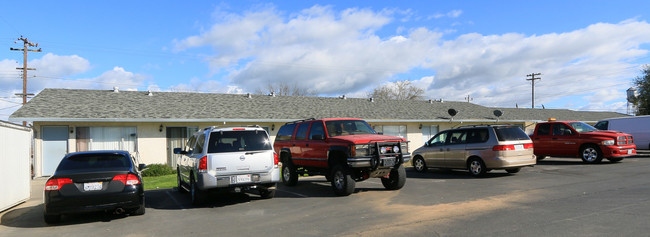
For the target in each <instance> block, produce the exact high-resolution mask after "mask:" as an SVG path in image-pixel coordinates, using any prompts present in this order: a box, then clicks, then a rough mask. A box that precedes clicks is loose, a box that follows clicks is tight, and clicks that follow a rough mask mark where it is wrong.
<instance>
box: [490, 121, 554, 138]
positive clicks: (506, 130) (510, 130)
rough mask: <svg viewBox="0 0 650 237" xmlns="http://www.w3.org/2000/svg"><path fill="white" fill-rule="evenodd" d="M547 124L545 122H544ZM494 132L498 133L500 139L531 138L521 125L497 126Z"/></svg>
mask: <svg viewBox="0 0 650 237" xmlns="http://www.w3.org/2000/svg"><path fill="white" fill-rule="evenodd" d="M542 125H545V124H542ZM494 132H496V134H497V139H498V140H499V141H514V140H529V139H530V137H528V135H526V133H525V132H524V130H521V128H519V127H515V126H509V127H495V128H494Z"/></svg>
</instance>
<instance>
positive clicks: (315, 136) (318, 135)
mask: <svg viewBox="0 0 650 237" xmlns="http://www.w3.org/2000/svg"><path fill="white" fill-rule="evenodd" d="M324 139H325V138H323V135H321V134H317V135H313V136H311V140H324Z"/></svg>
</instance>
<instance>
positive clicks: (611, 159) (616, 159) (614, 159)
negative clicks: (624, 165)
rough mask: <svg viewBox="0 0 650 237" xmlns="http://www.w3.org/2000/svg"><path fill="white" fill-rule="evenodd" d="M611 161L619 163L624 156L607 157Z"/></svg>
mask: <svg viewBox="0 0 650 237" xmlns="http://www.w3.org/2000/svg"><path fill="white" fill-rule="evenodd" d="M607 159H608V160H609V162H612V163H617V162H620V161H622V160H623V158H607Z"/></svg>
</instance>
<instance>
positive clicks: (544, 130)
mask: <svg viewBox="0 0 650 237" xmlns="http://www.w3.org/2000/svg"><path fill="white" fill-rule="evenodd" d="M537 135H551V124H550V123H543V124H540V125H539V126H538V127H537Z"/></svg>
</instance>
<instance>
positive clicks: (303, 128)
mask: <svg viewBox="0 0 650 237" xmlns="http://www.w3.org/2000/svg"><path fill="white" fill-rule="evenodd" d="M307 130H309V123H301V124H300V125H299V126H298V131H296V137H295V138H294V140H305V139H307Z"/></svg>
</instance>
